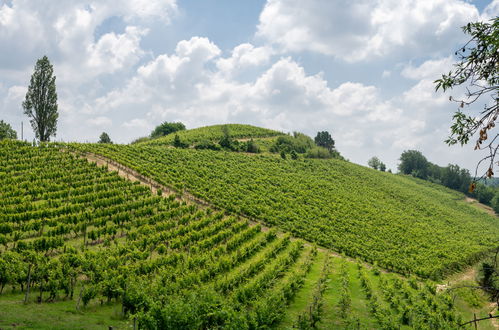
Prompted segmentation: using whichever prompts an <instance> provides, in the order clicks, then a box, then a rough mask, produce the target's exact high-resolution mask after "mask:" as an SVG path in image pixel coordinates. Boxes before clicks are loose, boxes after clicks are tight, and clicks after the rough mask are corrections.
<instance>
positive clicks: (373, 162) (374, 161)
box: [367, 156, 386, 172]
mask: <svg viewBox="0 0 499 330" xmlns="http://www.w3.org/2000/svg"><path fill="white" fill-rule="evenodd" d="M367 165H369V167H371V168H373V169H375V170H380V171H381V172H384V171H386V165H385V163H383V162H382V161H381V160H379V158H378V157H376V156H374V157H372V158H371V159H369V160H368V161H367Z"/></svg>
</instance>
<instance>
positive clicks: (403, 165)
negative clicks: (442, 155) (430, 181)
mask: <svg viewBox="0 0 499 330" xmlns="http://www.w3.org/2000/svg"><path fill="white" fill-rule="evenodd" d="M428 168H429V162H428V160H427V159H426V157H425V156H423V154H422V153H421V152H420V151H417V150H406V151H404V152H403V153H402V155H400V164H399V166H398V169H399V171H400V172H401V173H403V174H410V175H412V176H414V177H417V178H420V179H426V178H427V177H428Z"/></svg>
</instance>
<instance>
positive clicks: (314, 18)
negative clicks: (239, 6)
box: [257, 0, 479, 62]
mask: <svg viewBox="0 0 499 330" xmlns="http://www.w3.org/2000/svg"><path fill="white" fill-rule="evenodd" d="M478 18H479V13H478V10H477V9H476V8H475V7H474V6H473V5H471V4H469V3H466V2H464V1H461V0H423V1H416V0H386V1H367V0H365V1H347V0H343V1H328V0H311V1H300V0H268V1H267V4H266V5H265V8H264V10H263V12H262V13H261V15H260V24H259V25H258V32H257V36H259V37H261V38H263V39H264V40H266V41H268V42H269V43H271V44H273V45H276V47H278V48H279V49H280V50H281V51H283V52H287V51H291V52H301V51H312V52H318V53H321V54H326V55H332V56H335V57H338V58H341V59H343V60H345V61H348V62H355V61H364V60H369V59H372V58H376V57H381V56H387V55H391V54H399V53H405V54H411V55H412V56H416V55H422V54H428V53H433V52H435V51H437V52H438V50H440V49H443V48H444V46H446V45H447V46H449V47H452V46H453V45H454V44H455V43H456V41H459V40H462V33H461V31H460V29H459V27H460V26H462V25H464V24H466V23H468V22H469V21H474V20H476V19H478Z"/></svg>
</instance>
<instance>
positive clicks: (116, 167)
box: [78, 153, 270, 232]
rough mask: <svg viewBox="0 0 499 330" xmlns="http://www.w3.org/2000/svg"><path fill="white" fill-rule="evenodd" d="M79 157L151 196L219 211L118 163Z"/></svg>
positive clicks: (251, 221)
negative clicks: (159, 195)
mask: <svg viewBox="0 0 499 330" xmlns="http://www.w3.org/2000/svg"><path fill="white" fill-rule="evenodd" d="M78 155H79V156H80V157H82V158H85V159H86V160H87V161H89V162H91V163H96V164H97V166H107V169H108V170H109V171H111V172H117V173H118V175H119V176H121V177H123V178H125V179H127V180H130V181H132V182H135V181H138V182H140V184H142V185H144V186H147V187H149V188H150V189H151V192H152V193H153V194H157V192H158V190H161V192H162V194H161V196H163V197H165V198H166V197H169V196H171V195H175V199H176V200H178V201H180V202H186V203H188V204H196V205H197V206H198V207H201V208H208V207H209V208H212V209H216V210H221V209H220V208H218V207H216V206H214V205H212V204H210V203H208V202H207V201H205V200H202V199H200V198H197V197H196V196H194V195H192V194H190V193H189V192H186V191H182V192H179V191H177V190H176V189H174V188H172V187H169V186H165V185H162V184H160V183H159V182H156V181H155V180H153V179H151V178H149V177H146V176H143V175H142V174H140V173H138V172H137V171H135V170H133V169H131V168H129V167H126V166H124V165H122V164H120V163H118V162H115V161H114V160H112V159H109V158H107V157H104V156H101V155H97V154H93V153H85V154H78ZM236 216H238V217H239V218H242V219H245V220H247V221H248V222H249V224H250V225H251V226H255V225H260V227H261V229H262V231H263V232H267V231H269V230H270V228H269V227H267V226H265V224H264V223H262V222H261V221H259V220H256V219H252V218H249V217H247V216H244V215H242V214H236Z"/></svg>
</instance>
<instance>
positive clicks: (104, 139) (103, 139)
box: [99, 132, 113, 144]
mask: <svg viewBox="0 0 499 330" xmlns="http://www.w3.org/2000/svg"><path fill="white" fill-rule="evenodd" d="M99 143H110V144H112V143H113V141H111V138H110V137H109V135H108V134H107V133H106V132H102V134H101V135H100V137H99Z"/></svg>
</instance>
